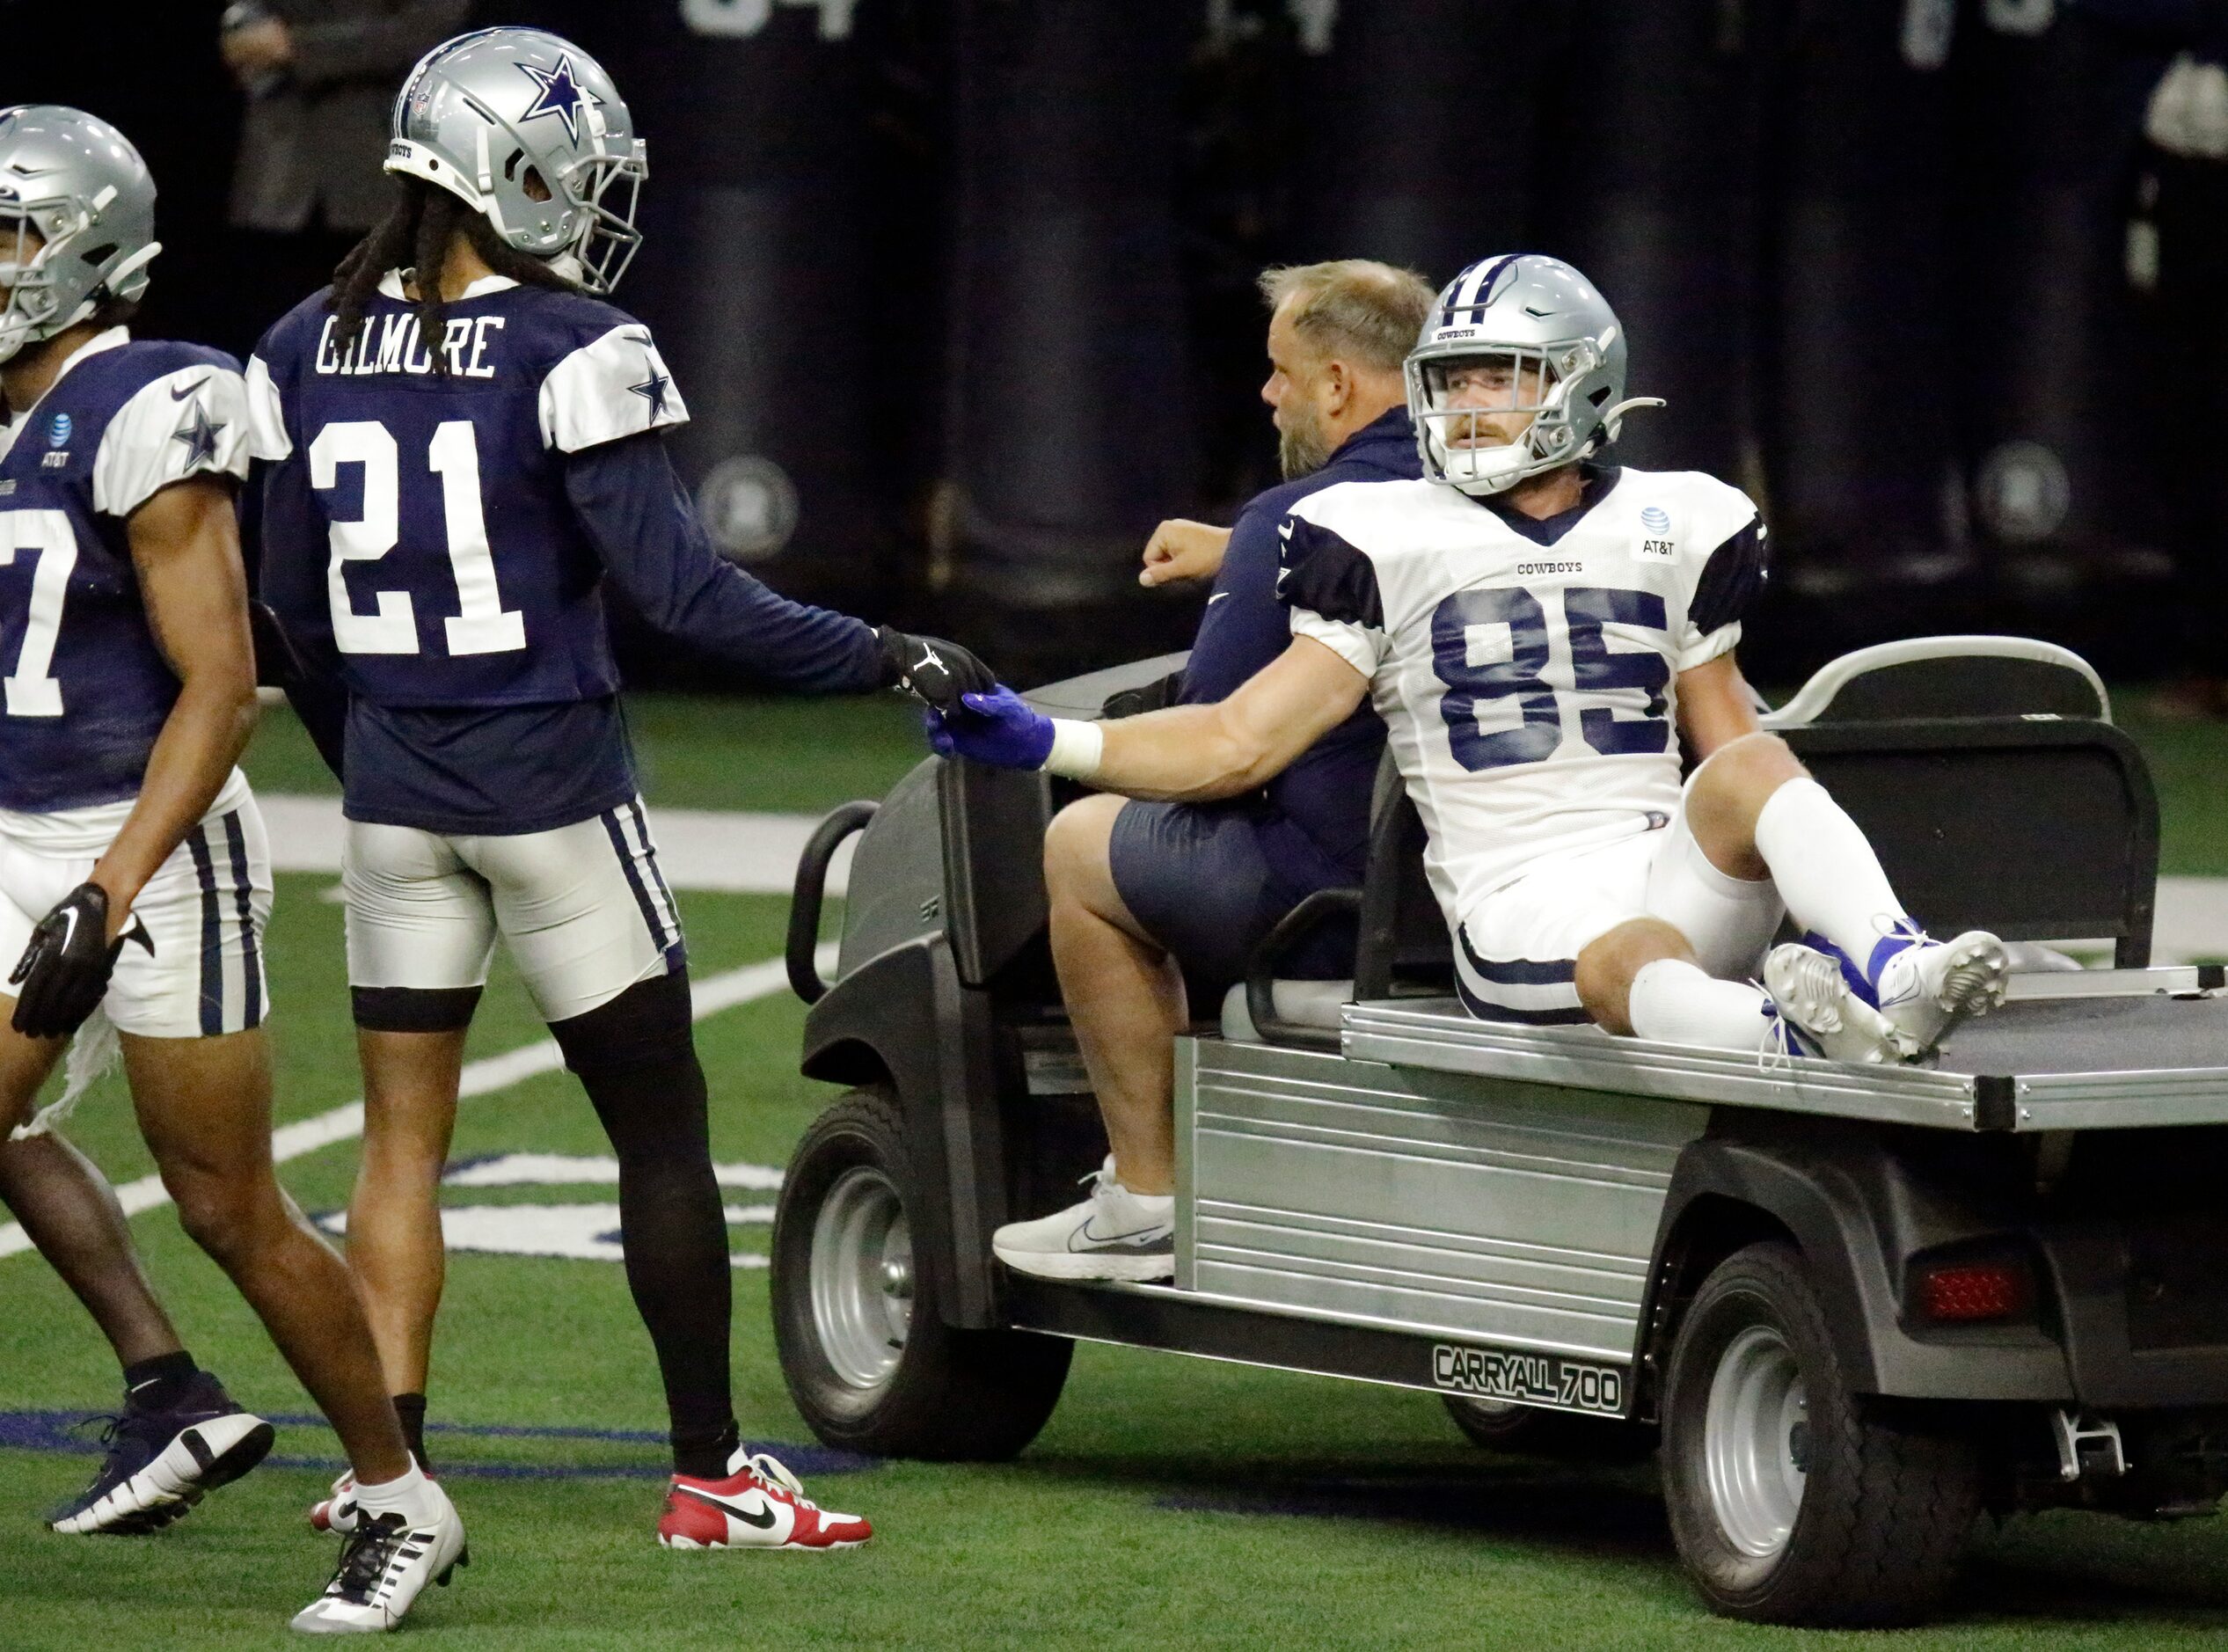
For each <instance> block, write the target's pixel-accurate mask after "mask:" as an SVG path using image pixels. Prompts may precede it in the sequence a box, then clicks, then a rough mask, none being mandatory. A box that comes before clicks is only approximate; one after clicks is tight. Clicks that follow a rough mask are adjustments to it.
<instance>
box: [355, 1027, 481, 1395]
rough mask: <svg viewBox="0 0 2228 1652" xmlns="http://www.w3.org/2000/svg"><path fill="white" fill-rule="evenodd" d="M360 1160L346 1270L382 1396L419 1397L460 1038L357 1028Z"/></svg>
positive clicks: (442, 1265)
mask: <svg viewBox="0 0 2228 1652" xmlns="http://www.w3.org/2000/svg"><path fill="white" fill-rule="evenodd" d="M356 1050H357V1053H358V1054H359V1055H360V1056H362V1061H363V1159H362V1163H361V1164H360V1165H359V1166H357V1169H356V1186H355V1192H354V1195H352V1196H351V1197H350V1199H349V1201H348V1244H347V1256H348V1268H349V1271H350V1272H351V1273H353V1274H354V1275H355V1276H356V1283H357V1285H358V1287H359V1288H360V1290H362V1296H363V1308H364V1313H365V1316H366V1317H367V1318H368V1319H369V1321H370V1324H371V1336H372V1340H373V1341H375V1342H376V1343H377V1344H378V1347H379V1364H380V1367H381V1369H382V1370H383V1371H384V1372H385V1375H386V1382H387V1390H388V1392H389V1393H396V1394H422V1393H425V1392H426V1378H427V1368H428V1366H429V1365H430V1364H431V1363H432V1358H433V1340H434V1316H435V1313H436V1312H438V1311H439V1310H440V1307H441V1292H442V1283H443V1282H444V1280H445V1278H446V1275H447V1262H448V1253H447V1251H446V1249H445V1248H444V1246H443V1245H442V1237H441V1172H442V1166H443V1165H445V1164H446V1163H447V1162H448V1159H449V1137H450V1135H451V1133H452V1132H453V1131H454V1129H455V1128H456V1123H457V1079H458V1075H459V1074H460V1073H461V1071H463V1068H464V1032H463V1031H462V1030H458V1031H456V1032H449V1033H375V1032H367V1031H364V1030H362V1029H361V1028H359V1029H358V1031H357V1033H356Z"/></svg>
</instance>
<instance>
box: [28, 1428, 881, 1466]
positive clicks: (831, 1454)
mask: <svg viewBox="0 0 2228 1652" xmlns="http://www.w3.org/2000/svg"><path fill="white" fill-rule="evenodd" d="M109 1415H110V1414H108V1413H105V1412H99V1411H0V1451H62V1452H68V1453H70V1454H72V1455H75V1456H90V1455H92V1454H95V1453H98V1452H99V1451H101V1450H103V1449H104V1448H103V1446H102V1444H101V1443H100V1439H99V1436H98V1434H97V1433H95V1432H93V1431H91V1430H90V1429H88V1428H87V1425H88V1424H90V1423H95V1422H106V1421H107V1420H108V1417H109ZM265 1421H267V1422H272V1423H275V1424H276V1425H277V1426H279V1427H280V1428H282V1429H324V1428H325V1419H324V1418H323V1417H317V1416H300V1415H287V1416H279V1415H272V1414H265ZM426 1431H427V1433H428V1434H443V1435H451V1436H457V1438H460V1439H470V1438H472V1437H474V1436H477V1437H478V1438H481V1439H497V1440H595V1441H599V1442H603V1443H605V1444H617V1445H650V1446H657V1447H661V1448H662V1447H663V1446H664V1444H665V1443H666V1438H665V1436H664V1435H662V1434H656V1433H653V1432H651V1431H650V1430H648V1429H577V1428H537V1427H531V1426H528V1425H524V1424H519V1423H500V1422H498V1423H484V1424H483V1423H471V1422H429V1423H427V1425H426ZM754 1449H756V1450H758V1451H769V1452H771V1453H772V1454H773V1455H774V1456H776V1457H778V1458H780V1459H781V1460H782V1461H783V1462H784V1463H785V1464H787V1465H788V1466H789V1467H791V1468H792V1469H793V1470H795V1471H796V1472H797V1473H799V1474H800V1475H812V1476H819V1475H822V1474H855V1473H858V1472H859V1471H860V1470H862V1469H868V1468H874V1467H878V1466H880V1458H873V1457H866V1456H862V1455H861V1454H859V1453H858V1452H857V1451H836V1450H835V1449H834V1448H833V1447H830V1446H825V1445H784V1444H772V1443H767V1442H754ZM265 1460H266V1461H267V1462H268V1463H269V1464H270V1465H271V1466H273V1467H274V1468H313V1469H316V1470H318V1472H319V1473H338V1472H339V1471H340V1469H342V1468H345V1467H346V1466H347V1465H346V1464H345V1463H343V1462H342V1461H341V1460H340V1458H337V1457H290V1456H276V1455H274V1456H272V1457H270V1458H266V1459H265ZM436 1467H437V1468H438V1470H439V1472H440V1473H441V1474H442V1477H443V1478H444V1479H446V1478H449V1477H450V1476H452V1475H453V1476H455V1477H457V1478H458V1479H464V1480H663V1479H665V1478H666V1476H667V1473H668V1469H667V1467H666V1465H665V1464H664V1463H663V1462H662V1461H659V1462H656V1463H460V1462H454V1461H451V1460H450V1459H449V1458H448V1457H447V1456H445V1455H444V1456H443V1457H442V1458H441V1460H440V1462H439V1463H438V1464H437V1465H436Z"/></svg>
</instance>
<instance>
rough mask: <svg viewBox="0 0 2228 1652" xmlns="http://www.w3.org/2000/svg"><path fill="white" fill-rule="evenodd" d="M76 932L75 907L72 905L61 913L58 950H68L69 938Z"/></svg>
mask: <svg viewBox="0 0 2228 1652" xmlns="http://www.w3.org/2000/svg"><path fill="white" fill-rule="evenodd" d="M76 934H77V908H76V907H74V906H73V907H69V908H68V909H67V910H64V911H63V913H62V946H61V947H60V948H59V950H61V951H62V952H65V953H66V952H68V951H69V943H70V940H71V939H72V938H73V937H75V936H76Z"/></svg>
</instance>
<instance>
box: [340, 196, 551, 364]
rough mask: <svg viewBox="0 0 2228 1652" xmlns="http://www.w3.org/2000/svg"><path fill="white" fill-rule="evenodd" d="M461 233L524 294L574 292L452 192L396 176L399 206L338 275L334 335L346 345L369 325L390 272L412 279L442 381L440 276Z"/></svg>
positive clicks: (421, 323)
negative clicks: (528, 290)
mask: <svg viewBox="0 0 2228 1652" xmlns="http://www.w3.org/2000/svg"><path fill="white" fill-rule="evenodd" d="M458 230H463V231H464V238H465V240H466V241H468V242H470V243H471V249H472V251H473V252H477V253H478V254H479V256H480V258H481V259H482V260H483V261H484V262H485V263H486V266H487V267H488V268H489V269H492V270H493V271H494V272H495V274H498V275H507V276H508V277H509V278H510V279H511V280H513V281H516V282H518V283H519V284H520V285H521V286H525V287H553V288H556V289H559V290H560V291H562V290H569V289H571V288H572V286H573V283H572V282H571V281H566V279H565V277H564V276H562V275H560V274H558V273H557V272H556V271H555V270H554V269H552V268H551V267H550V266H549V265H547V264H546V263H544V262H543V261H542V260H541V259H537V258H533V257H530V256H529V255H528V254H526V253H524V252H520V251H518V249H517V248H515V247H514V246H512V245H509V244H508V242H506V241H505V240H504V239H503V238H501V237H500V236H499V235H497V234H496V233H495V226H494V225H493V224H492V223H488V222H487V220H486V218H485V217H483V216H481V215H480V214H478V213H477V212H475V211H473V210H472V209H471V208H470V207H468V206H466V205H465V204H464V202H463V201H460V200H458V199H457V197H456V196H455V195H452V194H449V192H448V191H447V190H445V189H442V188H439V187H436V186H435V185H432V184H429V183H427V182H426V181H425V180H424V179H421V178H404V177H398V178H396V179H395V197H394V204H393V205H392V206H391V207H389V208H387V216H385V217H384V218H382V219H381V220H380V221H379V222H378V223H376V225H374V226H373V228H372V230H371V233H370V234H369V235H367V236H365V237H364V238H363V239H362V240H361V241H359V242H357V243H356V244H355V245H354V247H352V248H350V249H349V252H348V255H347V257H346V258H344V259H341V260H340V265H339V267H336V268H335V269H334V270H333V272H332V287H331V289H329V290H328V291H327V292H326V294H325V307H326V308H327V309H329V310H331V311H332V312H333V313H334V315H336V316H337V317H338V318H340V319H339V324H338V325H336V326H335V327H334V328H333V333H334V336H336V337H338V338H341V339H347V338H349V337H351V336H352V335H354V333H355V331H356V329H357V328H358V327H360V326H362V325H363V312H364V311H365V310H366V309H367V308H368V307H369V305H370V303H371V296H372V295H373V294H374V293H376V291H378V289H379V279H380V277H381V276H383V275H384V274H386V273H387V272H388V271H389V270H391V269H406V270H408V271H410V272H411V276H410V282H411V285H412V286H413V287H415V288H416V289H418V332H419V336H420V338H422V339H424V340H426V341H427V343H426V351H427V355H430V356H432V357H433V363H434V371H435V373H437V374H440V375H442V376H447V374H448V372H449V359H448V357H447V355H445V354H444V353H443V352H442V350H441V349H440V348H439V347H438V344H439V340H440V339H441V330H442V320H443V316H442V311H443V309H444V305H443V303H442V296H441V278H442V271H443V269H444V268H445V267H447V265H448V262H449V244H450V243H451V242H452V241H454V240H455V239H456V237H457V231H458Z"/></svg>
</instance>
